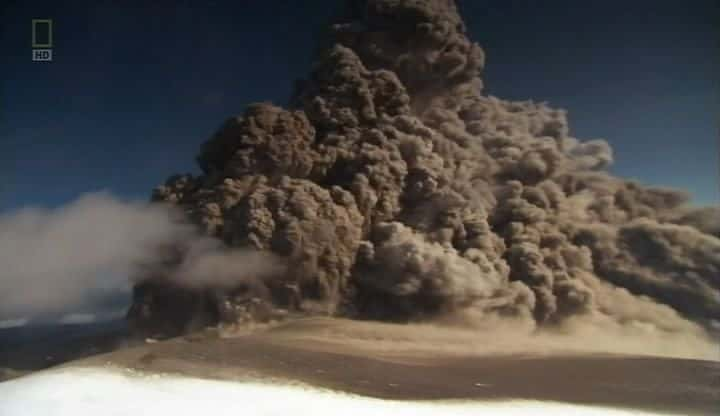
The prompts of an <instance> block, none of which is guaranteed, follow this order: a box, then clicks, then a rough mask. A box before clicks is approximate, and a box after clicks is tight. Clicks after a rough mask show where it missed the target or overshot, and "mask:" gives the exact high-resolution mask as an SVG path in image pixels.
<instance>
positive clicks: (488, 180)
mask: <svg viewBox="0 0 720 416" xmlns="http://www.w3.org/2000/svg"><path fill="white" fill-rule="evenodd" d="M342 16H343V18H342V19H341V20H340V22H339V23H338V24H335V25H333V26H332V27H331V28H330V31H329V35H328V36H329V38H328V39H329V41H328V42H327V45H328V47H327V48H326V49H325V50H324V51H323V52H322V53H320V54H319V56H318V57H317V61H316V63H315V65H314V67H313V69H312V71H311V73H310V75H309V76H308V77H307V79H305V80H303V81H301V82H299V83H298V85H297V88H296V90H295V91H294V92H293V94H292V99H291V106H290V108H288V109H283V108H280V107H277V106H274V105H271V104H267V103H261V104H253V105H251V106H249V107H248V108H247V109H246V110H245V112H244V113H243V114H242V115H239V116H236V117H232V118H230V119H228V120H227V121H226V122H225V124H223V125H222V127H221V128H220V129H219V130H218V131H217V132H216V133H215V135H213V136H212V137H211V138H210V139H209V140H208V141H207V142H206V143H204V144H203V145H202V147H201V149H200V153H199V155H198V156H197V161H198V163H199V165H200V167H201V168H202V171H203V173H202V174H201V175H200V176H197V177H193V176H190V175H179V176H173V177H171V178H169V179H168V180H167V182H166V183H165V184H164V185H162V186H160V187H158V188H157V189H156V190H155V191H154V193H153V200H154V201H158V202H160V201H162V202H169V203H172V204H176V205H177V206H179V207H180V208H181V209H182V210H184V212H185V214H186V215H187V217H188V218H190V219H191V220H192V221H193V222H194V223H195V224H197V225H198V226H199V227H201V229H202V230H203V231H204V232H205V233H206V234H207V235H209V236H212V237H215V238H217V239H218V240H219V241H222V242H223V244H224V245H225V246H229V247H233V248H251V249H253V250H261V251H265V252H268V253H272V254H273V255H274V256H276V257H275V258H277V259H279V260H278V261H277V264H278V270H275V271H274V272H273V273H271V275H270V276H265V277H263V278H261V279H241V280H242V281H238V282H237V283H236V284H234V285H233V284H230V285H228V284H223V285H215V284H212V282H213V277H212V276H209V277H204V278H203V279H202V281H203V282H204V283H203V284H198V285H195V288H194V289H192V290H189V289H186V288H185V286H187V285H184V286H183V285H177V284H173V283H172V279H167V278H166V277H167V276H168V275H173V274H174V273H176V271H174V269H173V267H175V266H173V265H174V264H181V263H182V260H180V258H181V257H182V255H181V254H180V255H179V257H178V259H177V260H176V261H175V263H173V262H169V263H168V264H169V265H168V266H167V268H166V269H164V270H163V271H162V272H157V271H156V270H153V269H152V268H150V270H149V271H148V273H146V274H145V275H142V276H139V277H138V279H140V281H141V283H139V284H138V285H137V286H136V288H135V304H134V306H133V309H132V310H131V313H130V316H131V318H132V319H133V321H134V322H135V323H136V324H137V325H138V326H139V327H141V328H142V327H148V326H151V325H150V323H152V322H157V321H156V320H154V319H153V317H157V316H164V317H166V319H169V320H175V321H177V322H175V324H176V325H175V327H176V328H180V330H183V328H187V327H186V326H185V325H186V324H187V323H188V322H187V321H189V320H192V319H191V318H188V317H184V318H181V317H180V316H181V315H178V314H175V311H177V310H179V309H182V308H184V307H185V306H186V305H188V304H193V305H198V304H199V305H203V306H202V307H201V308H200V309H198V310H202V311H203V312H202V313H203V314H205V315H206V317H207V318H208V319H209V320H210V321H211V322H217V321H221V322H224V321H233V320H237V319H238V317H239V316H240V315H242V316H246V315H247V314H250V315H252V314H253V313H254V311H258V310H269V309H270V310H272V309H283V310H289V311H294V312H298V313H307V314H325V315H327V314H330V315H341V316H348V317H356V318H372V319H378V320H398V321H407V320H432V319H435V318H440V317H443V318H446V317H448V316H454V315H457V316H466V317H467V316H473V317H475V318H473V319H477V320H483V319H490V320H493V321H497V322H502V320H503V319H504V318H508V319H516V320H521V321H525V322H526V323H528V324H529V325H530V326H531V327H540V328H552V327H554V328H558V327H560V328H562V327H563V326H565V325H569V324H568V322H572V325H570V326H569V327H575V326H577V325H578V323H582V322H588V323H591V324H592V325H596V324H597V325H605V326H611V327H620V328H622V327H630V328H644V329H645V330H647V331H650V332H662V333H671V334H672V333H680V334H688V333H692V334H696V335H697V334H701V333H702V329H701V326H703V325H708V326H709V324H710V323H711V322H712V321H713V320H719V319H720V239H718V233H717V229H718V227H717V223H718V221H717V220H716V219H712V218H711V216H714V215H716V214H717V209H715V208H706V209H693V208H691V207H689V205H688V204H687V196H686V195H685V193H683V192H680V191H676V190H672V189H664V188H653V187H645V186H642V185H640V184H638V183H635V182H632V181H627V180H623V179H620V178H616V177H613V176H611V175H610V174H609V173H607V172H606V171H605V169H606V168H607V167H608V166H609V165H610V164H611V163H612V161H613V155H612V149H611V148H610V146H609V145H608V144H607V143H606V142H605V141H603V140H588V141H584V140H580V139H577V138H575V137H572V136H571V135H570V133H569V127H568V122H567V118H566V112H565V111H564V110H561V109H553V108H551V107H549V106H548V105H546V104H544V103H535V102H532V101H522V102H513V101H506V100H502V99H500V98H496V97H492V96H488V95H483V93H482V87H483V83H482V80H481V77H480V74H481V72H482V69H483V67H484V65H485V56H484V53H483V51H482V49H481V48H480V46H479V45H478V44H476V43H474V42H472V41H471V40H469V39H468V38H467V36H466V33H465V28H464V25H463V22H462V19H461V17H460V15H459V13H458V10H457V8H456V6H455V5H454V4H453V3H452V2H451V1H430V0H426V1H417V0H414V1H411V0H369V1H365V2H351V4H350V5H349V6H347V7H346V10H345V11H344V12H343V13H342ZM178 252H179V253H182V252H183V249H182V248H181V249H179V251H178ZM241 263H242V262H241ZM177 267H180V269H182V266H177ZM237 267H238V268H242V266H240V265H238V266H237ZM223 281H224V282H227V280H223ZM230 281H231V282H232V280H230ZM181 286H182V287H181ZM190 286H192V285H190ZM238 311H240V312H238ZM265 315H266V316H269V315H268V314H267V313H266V314H265ZM270 315H271V314H270Z"/></svg>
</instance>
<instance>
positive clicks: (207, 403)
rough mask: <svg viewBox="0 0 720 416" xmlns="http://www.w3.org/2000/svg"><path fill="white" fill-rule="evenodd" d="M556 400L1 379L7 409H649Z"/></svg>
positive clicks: (25, 413)
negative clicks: (423, 398)
mask: <svg viewBox="0 0 720 416" xmlns="http://www.w3.org/2000/svg"><path fill="white" fill-rule="evenodd" d="M650 414H654V413H647V412H640V411H633V410H620V409H610V408H600V407H587V406H578V405H570V404H564V403H558V402H540V401H503V402H487V401H485V402H472V401H462V402H460V401H456V402H409V401H389V400H380V399H374V398H367V397H362V396H357V395H350V394H343V393H338V392H330V391H324V390H318V389H310V388H302V387H297V386H295V387H293V386H281V385H273V384H260V383H238V382H228V381H211V380H201V379H194V378H182V377H174V376H165V375H142V374H137V373H132V372H128V371H122V370H115V369H109V368H62V369H57V370H51V371H45V372H40V373H35V374H33V375H30V376H26V377H22V378H18V379H14V380H10V381H6V382H4V383H0V415H2V416H35V415H37V416H54V415H57V416H60V415H67V416H85V415H88V416H90V415H92V416H115V415H133V416H139V415H158V416H160V415H173V416H184V415H192V416H197V415H206V416H225V415H228V416H230V415H232V416H237V415H245V416H252V415H263V416H274V415H278V416H279V415H283V416H287V415H293V416H295V415H312V416H324V415H333V416H335V415H344V416H354V415H358V416H360V415H362V416H376V415H391V416H405V415H407V416H425V415H438V416H446V415H474V416H477V415H500V416H504V415H513V416H514V415H523V416H524V415H541V416H542V415H579V416H582V415H611V416H615V415H650Z"/></svg>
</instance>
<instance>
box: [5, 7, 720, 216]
mask: <svg viewBox="0 0 720 416" xmlns="http://www.w3.org/2000/svg"><path fill="white" fill-rule="evenodd" d="M3 4H4V12H3V13H2V14H0V16H2V19H3V21H2V23H3V24H2V33H1V37H0V42H2V43H1V45H0V46H2V50H3V56H4V61H3V63H2V65H1V66H0V71H1V72H2V77H0V82H2V84H1V85H0V88H1V89H0V93H1V95H0V106H1V107H0V108H1V109H2V112H0V117H1V119H0V213H2V212H7V211H9V210H13V209H16V208H18V207H22V206H26V205H44V206H50V207H52V206H57V205H60V204H63V203H66V202H68V201H70V200H73V199H75V198H76V197H77V196H79V195H80V194H82V193H85V192H89V191H95V190H99V189H107V190H110V191H112V192H113V193H116V194H118V195H120V196H122V197H127V198H137V199H146V198H148V196H149V193H150V190H151V189H152V188H153V187H154V186H156V185H157V184H160V183H161V182H163V181H164V179H165V178H166V177H167V176H168V175H170V174H172V173H180V172H195V171H196V167H195V165H194V156H195V154H196V152H197V149H198V147H199V145H200V144H201V143H202V142H203V141H204V140H206V139H207V138H208V137H209V136H210V135H211V134H212V133H213V132H214V131H215V129H216V128H217V127H219V126H220V124H221V123H222V121H223V120H224V119H225V118H227V117H229V116H231V115H235V114H238V113H241V112H242V110H243V109H244V107H245V106H246V105H247V104H248V103H251V102H254V101H260V100H268V101H272V102H275V103H280V104H284V103H285V101H286V99H287V98H288V97H289V94H290V91H291V89H292V85H293V82H294V80H295V79H296V78H299V77H302V76H304V75H305V74H306V73H307V72H308V69H309V66H310V64H311V58H312V52H313V50H314V47H315V44H316V43H317V40H318V36H319V34H320V33H321V29H322V27H323V26H324V25H326V24H327V23H328V22H329V21H330V19H331V16H332V15H333V12H334V11H335V9H336V2H334V1H319V0H318V1H308V2H298V1H290V0H286V1H243V2H237V1H236V2H230V1H225V2H221V1H217V2H205V1H195V2H191V1H185V2H182V1H172V2H171V1H152V2H145V1H143V2H141V1H139V0H134V1H123V2H121V1H107V0H99V1H93V2H90V1H73V2H69V1H68V2H50V1H32V0H30V1H12V0H11V1H5V2H3ZM460 4H461V7H462V9H463V11H464V17H465V20H466V22H467V24H468V28H469V31H470V36H471V37H472V38H474V39H475V40H477V41H478V42H479V43H480V44H481V45H482V46H483V47H484V49H485V50H486V52H487V56H488V59H487V67H486V70H485V76H484V78H485V81H486V86H487V89H486V91H487V92H489V93H491V94H493V95H497V96H499V97H502V98H509V99H523V100H524V99H528V98H532V99H534V100H538V101H548V102H549V103H550V104H551V105H553V106H557V107H563V108H566V109H568V110H569V116H570V121H571V133H572V134H573V135H574V136H576V137H579V138H581V139H593V138H604V139H607V140H608V141H609V142H610V143H611V144H612V146H613V148H614V149H615V154H616V164H615V166H614V167H613V168H612V170H613V172H615V173H617V174H619V175H622V176H629V177H635V178H637V179H639V180H641V181H643V182H646V183H650V184H666V185H670V186H674V187H679V188H682V189H686V190H688V191H690V192H692V193H693V195H694V196H695V200H696V202H698V203H704V204H707V203H717V202H718V201H719V200H720V197H719V196H718V138H717V135H718V124H717V123H718V121H717V117H718V108H719V104H720V102H719V99H718V88H719V86H718V74H720V49H719V46H718V40H719V39H720V33H719V30H720V29H719V28H718V25H720V23H718V22H720V11H719V10H718V7H720V6H718V5H717V4H716V2H715V1H712V0H697V1H690V2H685V3H681V2H676V1H673V2H665V1H649V0H637V1H622V2H620V1H603V2H577V1H565V0H559V1H547V2H534V1H525V0H523V1H519V0H515V1H500V0H498V1H471V0H465V1H460ZM33 18H52V19H53V21H54V27H55V28H54V41H55V47H54V61H53V62H52V63H34V62H32V61H31V59H30V57H31V55H30V53H31V52H30V51H31V48H30V41H31V39H30V22H31V19H33Z"/></svg>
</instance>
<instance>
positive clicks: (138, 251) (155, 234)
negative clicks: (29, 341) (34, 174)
mask: <svg viewBox="0 0 720 416" xmlns="http://www.w3.org/2000/svg"><path fill="white" fill-rule="evenodd" d="M174 217H177V215H176V213H173V211H172V210H170V209H168V208H167V207H165V206H162V205H160V204H153V205H152V206H150V205H148V204H144V203H134V202H127V201H122V200H118V199H116V198H114V197H112V196H111V195H109V194H106V193H94V194H87V195H85V196H83V197H81V198H79V199H78V200H76V201H74V202H72V203H70V204H68V205H65V206H63V207H60V208H58V209H54V210H46V209H24V210H21V211H18V212H15V213H11V214H6V215H4V216H0V265H2V270H0V277H1V278H0V320H3V319H13V318H18V317H38V316H39V317H41V318H51V317H52V318H55V319H57V318H58V317H59V316H62V314H64V313H67V312H73V311H74V310H76V308H80V309H82V308H83V307H86V306H87V305H88V303H92V301H93V299H94V298H97V297H98V296H99V294H107V293H113V292H120V291H128V290H129V289H130V284H131V282H130V281H129V279H128V276H131V275H136V274H137V269H138V267H140V265H142V264H153V265H155V264H156V263H157V258H158V254H159V253H160V252H161V251H160V248H162V247H163V246H167V245H171V244H172V245H179V244H182V245H184V246H188V247H190V248H191V252H192V256H188V257H187V259H186V261H185V262H184V263H183V267H181V268H180V269H179V270H177V272H175V273H173V274H170V275H168V278H169V280H170V281H172V282H173V283H174V284H179V285H186V284H187V285H188V286H193V285H196V284H198V282H204V281H203V280H202V279H203V278H205V277H206V276H213V279H215V280H213V281H212V283H213V284H215V285H218V284H220V283H225V284H230V283H228V280H230V279H233V278H242V276H239V275H238V273H235V274H234V275H230V274H228V273H225V274H219V273H216V272H215V271H216V270H217V269H218V268H227V267H230V268H233V266H236V265H237V262H238V261H242V264H243V267H244V269H245V270H246V271H247V273H252V275H253V278H256V276H258V275H259V276H262V271H263V270H264V271H269V270H272V269H273V268H276V266H275V265H274V264H272V263H270V262H267V261H265V258H266V256H265V255H262V254H260V253H257V256H255V255H254V254H253V253H250V252H248V251H245V252H243V253H241V254H240V255H235V256H233V257H232V259H229V258H227V256H228V255H227V254H226V253H224V252H221V251H219V250H218V249H217V247H216V245H217V244H218V243H217V242H216V241H215V240H211V239H209V238H207V237H203V236H201V235H199V234H197V233H196V231H195V230H194V229H193V228H192V227H190V226H189V225H188V224H183V223H182V222H180V221H178V220H177V219H176V218H174ZM211 247H212V249H210V248H211ZM153 267H157V266H153ZM234 268H235V269H238V268H237V267H234ZM221 279H225V281H224V282H221V281H220V280H221ZM58 314H59V315H58ZM79 316H80V317H83V316H84V317H85V320H88V319H90V320H91V319H92V315H75V318H78V317H79ZM75 321H77V319H75Z"/></svg>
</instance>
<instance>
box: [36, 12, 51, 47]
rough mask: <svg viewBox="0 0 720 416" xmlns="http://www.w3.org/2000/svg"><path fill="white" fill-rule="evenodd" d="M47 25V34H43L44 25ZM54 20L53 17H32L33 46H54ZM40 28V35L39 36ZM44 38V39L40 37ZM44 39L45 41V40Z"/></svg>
mask: <svg viewBox="0 0 720 416" xmlns="http://www.w3.org/2000/svg"><path fill="white" fill-rule="evenodd" d="M43 26H46V27H47V36H42V34H43V29H44V27H43ZM52 26H53V22H52V19H32V47H33V48H52V46H53V31H52V29H53V27H52ZM38 29H40V30H39V31H40V35H41V36H38ZM40 38H44V39H40ZM43 41H44V42H43Z"/></svg>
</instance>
